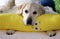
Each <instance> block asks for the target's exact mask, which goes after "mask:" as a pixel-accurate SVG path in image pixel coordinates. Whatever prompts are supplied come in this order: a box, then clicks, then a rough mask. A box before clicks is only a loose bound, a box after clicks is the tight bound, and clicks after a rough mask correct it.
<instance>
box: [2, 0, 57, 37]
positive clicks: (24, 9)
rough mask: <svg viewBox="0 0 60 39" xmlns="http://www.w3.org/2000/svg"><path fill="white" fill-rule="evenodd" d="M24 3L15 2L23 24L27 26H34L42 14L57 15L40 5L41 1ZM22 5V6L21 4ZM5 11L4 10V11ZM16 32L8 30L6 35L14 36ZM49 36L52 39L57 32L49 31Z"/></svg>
mask: <svg viewBox="0 0 60 39" xmlns="http://www.w3.org/2000/svg"><path fill="white" fill-rule="evenodd" d="M26 1H27V0H25V2H22V3H21V1H20V0H15V5H16V6H17V12H18V13H19V14H21V15H22V16H23V22H24V24H26V25H33V24H34V21H35V19H36V17H38V16H40V15H42V14H57V13H56V12H54V11H53V10H52V8H51V7H43V6H42V5H40V4H39V0H37V1H32V2H30V0H29V2H27V3H26ZM35 2H36V3H35ZM12 3H13V4H14V2H12ZM20 3H21V4H20ZM2 11H3V10H2ZM14 32H15V31H14V30H8V31H7V32H6V33H7V34H8V35H12V34H13V33H14ZM47 34H48V35H49V36H50V37H52V36H55V35H56V32H55V31H48V32H47Z"/></svg>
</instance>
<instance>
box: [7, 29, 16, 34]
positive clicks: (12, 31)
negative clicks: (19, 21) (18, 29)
mask: <svg viewBox="0 0 60 39" xmlns="http://www.w3.org/2000/svg"><path fill="white" fill-rule="evenodd" d="M14 33H15V31H14V30H8V31H7V32H6V34H7V35H13V34H14Z"/></svg>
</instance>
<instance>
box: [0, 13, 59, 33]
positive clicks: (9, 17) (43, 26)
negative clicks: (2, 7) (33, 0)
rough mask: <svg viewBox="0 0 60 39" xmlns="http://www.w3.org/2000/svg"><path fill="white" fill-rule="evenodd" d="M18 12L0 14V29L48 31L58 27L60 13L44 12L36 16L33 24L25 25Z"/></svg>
mask: <svg viewBox="0 0 60 39" xmlns="http://www.w3.org/2000/svg"><path fill="white" fill-rule="evenodd" d="M22 19H23V17H22V16H21V15H18V14H0V30H8V29H11V30H17V31H23V32H34V31H48V30H57V29H60V14H57V15H56V14H45V15H42V16H39V17H37V19H36V22H35V23H34V25H25V24H24V23H23V20H22Z"/></svg>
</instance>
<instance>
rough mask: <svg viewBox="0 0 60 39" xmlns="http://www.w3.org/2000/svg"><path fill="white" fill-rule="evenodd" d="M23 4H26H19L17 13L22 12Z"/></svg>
mask: <svg viewBox="0 0 60 39" xmlns="http://www.w3.org/2000/svg"><path fill="white" fill-rule="evenodd" d="M25 6H26V4H22V5H20V6H19V7H18V13H19V14H22V13H23V9H24V7H25Z"/></svg>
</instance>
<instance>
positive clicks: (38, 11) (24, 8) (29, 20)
mask: <svg viewBox="0 0 60 39" xmlns="http://www.w3.org/2000/svg"><path fill="white" fill-rule="evenodd" d="M18 11H19V13H20V14H22V16H23V20H24V23H25V24H33V22H34V20H35V18H36V17H37V16H39V15H42V14H44V13H45V12H44V9H43V7H42V6H41V5H39V4H36V3H28V4H22V5H20V6H19V7H18Z"/></svg>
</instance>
